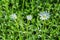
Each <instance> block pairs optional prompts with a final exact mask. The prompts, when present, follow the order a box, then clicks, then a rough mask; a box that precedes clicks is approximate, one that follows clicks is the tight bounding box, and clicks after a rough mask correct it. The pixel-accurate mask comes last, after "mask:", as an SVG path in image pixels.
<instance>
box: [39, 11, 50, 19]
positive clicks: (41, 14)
mask: <svg viewBox="0 0 60 40" xmlns="http://www.w3.org/2000/svg"><path fill="white" fill-rule="evenodd" d="M39 16H40V19H41V20H47V19H48V18H50V15H49V13H48V12H46V11H45V12H40V14H39Z"/></svg>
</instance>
